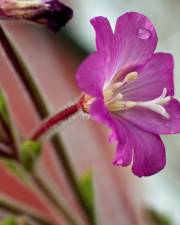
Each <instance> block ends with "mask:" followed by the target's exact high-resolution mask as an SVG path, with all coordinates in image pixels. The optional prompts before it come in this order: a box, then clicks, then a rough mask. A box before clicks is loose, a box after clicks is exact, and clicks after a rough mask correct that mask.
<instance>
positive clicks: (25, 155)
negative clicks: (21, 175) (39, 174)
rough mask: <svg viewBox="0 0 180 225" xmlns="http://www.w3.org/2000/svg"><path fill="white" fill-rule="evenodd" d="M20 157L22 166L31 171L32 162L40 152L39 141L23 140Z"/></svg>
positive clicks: (33, 162)
mask: <svg viewBox="0 0 180 225" xmlns="http://www.w3.org/2000/svg"><path fill="white" fill-rule="evenodd" d="M20 149H21V151H20V157H21V162H22V164H23V166H24V168H25V169H26V170H27V171H29V172H31V171H32V170H33V168H34V164H35V162H36V161H37V159H38V158H39V156H40V154H41V149H42V146H41V143H40V142H38V141H31V140H30V141H25V142H24V143H22V145H21V147H20Z"/></svg>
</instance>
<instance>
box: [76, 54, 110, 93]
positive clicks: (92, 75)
mask: <svg viewBox="0 0 180 225" xmlns="http://www.w3.org/2000/svg"><path fill="white" fill-rule="evenodd" d="M105 74H106V55H105V53H104V52H94V53H92V54H91V55H90V56H89V57H88V58H86V59H85V60H84V62H83V63H82V64H81V65H80V67H79V69H78V71H77V74H76V79H77V82H78V85H79V87H80V89H81V90H82V91H84V92H86V93H87V94H90V95H92V96H101V95H102V88H103V85H104V79H105Z"/></svg>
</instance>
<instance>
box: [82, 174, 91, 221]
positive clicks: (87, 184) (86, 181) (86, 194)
mask: <svg viewBox="0 0 180 225" xmlns="http://www.w3.org/2000/svg"><path fill="white" fill-rule="evenodd" d="M79 187H80V190H81V193H82V195H83V198H84V201H85V203H86V205H87V207H88V209H89V212H90V214H91V216H92V217H93V218H94V219H95V204H94V187H93V175H92V171H90V170H88V171H86V172H85V173H84V174H83V176H82V177H81V178H80V179H79Z"/></svg>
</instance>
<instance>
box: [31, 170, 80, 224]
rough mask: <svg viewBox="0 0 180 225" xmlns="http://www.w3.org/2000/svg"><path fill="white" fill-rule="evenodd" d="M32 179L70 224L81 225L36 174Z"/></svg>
mask: <svg viewBox="0 0 180 225" xmlns="http://www.w3.org/2000/svg"><path fill="white" fill-rule="evenodd" d="M31 178H32V180H33V181H34V183H35V184H36V185H37V187H38V188H39V189H40V190H41V191H42V192H43V193H44V195H45V196H46V197H48V200H50V202H51V203H52V204H53V205H54V206H55V207H56V209H57V210H58V211H59V212H60V213H61V214H62V215H64V217H65V218H66V220H67V221H68V222H69V224H72V225H80V224H79V222H77V221H76V220H77V219H76V218H75V217H73V216H72V214H70V213H69V210H68V209H67V208H66V206H65V205H64V204H63V203H62V202H60V201H59V199H57V197H56V196H55V195H54V194H53V192H52V191H51V190H50V188H48V187H47V185H46V184H45V183H44V181H43V180H42V179H41V177H40V176H39V175H38V174H37V173H34V174H33V175H32V176H31Z"/></svg>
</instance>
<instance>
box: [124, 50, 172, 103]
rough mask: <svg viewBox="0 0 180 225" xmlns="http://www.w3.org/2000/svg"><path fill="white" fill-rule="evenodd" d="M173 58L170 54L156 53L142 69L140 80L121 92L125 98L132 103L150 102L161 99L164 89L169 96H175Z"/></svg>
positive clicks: (139, 70)
mask: <svg viewBox="0 0 180 225" xmlns="http://www.w3.org/2000/svg"><path fill="white" fill-rule="evenodd" d="M173 68H174V64H173V56H172V55H171V54H168V53H156V54H154V56H153V57H152V58H151V59H150V60H149V61H148V62H147V63H146V64H145V65H144V66H143V67H140V68H139V69H138V70H137V72H138V78H137V79H136V80H135V81H134V82H132V83H130V84H128V85H126V86H124V87H123V88H122V90H121V92H122V94H123V95H124V98H125V99H126V100H131V101H148V100H152V99H154V98H157V97H159V96H160V95H161V94H162V91H163V89H164V88H166V89H167V95H170V96H173V95H174V84H173Z"/></svg>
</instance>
